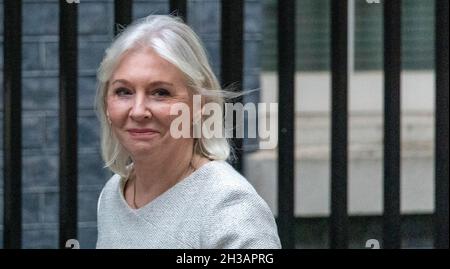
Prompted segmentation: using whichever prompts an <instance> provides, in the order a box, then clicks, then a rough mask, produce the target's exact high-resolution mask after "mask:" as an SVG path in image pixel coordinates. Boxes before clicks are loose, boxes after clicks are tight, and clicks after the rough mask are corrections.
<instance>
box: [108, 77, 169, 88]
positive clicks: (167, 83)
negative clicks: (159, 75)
mask: <svg viewBox="0 0 450 269" xmlns="http://www.w3.org/2000/svg"><path fill="white" fill-rule="evenodd" d="M115 83H123V84H127V85H129V84H131V83H130V82H129V81H128V80H126V79H116V80H114V81H113V82H112V83H111V85H113V84H115ZM158 85H168V86H173V83H170V82H167V81H160V80H158V81H152V82H150V83H149V84H148V85H147V86H148V87H153V86H158Z"/></svg>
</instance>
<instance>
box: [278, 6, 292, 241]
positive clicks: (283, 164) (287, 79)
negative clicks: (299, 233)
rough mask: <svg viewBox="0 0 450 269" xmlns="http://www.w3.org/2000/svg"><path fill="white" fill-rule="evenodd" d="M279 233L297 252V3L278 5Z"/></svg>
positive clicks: (282, 239)
mask: <svg viewBox="0 0 450 269" xmlns="http://www.w3.org/2000/svg"><path fill="white" fill-rule="evenodd" d="M278 87H279V92H280V94H279V100H278V102H279V104H278V128H279V129H278V137H279V144H278V231H279V235H280V240H281V243H282V245H283V248H294V247H295V238H294V190H295V188H294V176H295V169H294V168H295V161H294V158H295V154H294V149H295V141H294V137H295V136H294V130H295V128H294V120H295V104H294V100H295V98H294V97H295V0H288V1H278Z"/></svg>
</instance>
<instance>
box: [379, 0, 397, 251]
mask: <svg viewBox="0 0 450 269" xmlns="http://www.w3.org/2000/svg"><path fill="white" fill-rule="evenodd" d="M400 8H401V0H391V1H385V2H384V210H383V248H400V246H401V237H400V230H401V223H400V72H401V42H400V41H401V39H400V38H401V9H400Z"/></svg>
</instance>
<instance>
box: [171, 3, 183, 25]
mask: <svg viewBox="0 0 450 269" xmlns="http://www.w3.org/2000/svg"><path fill="white" fill-rule="evenodd" d="M169 9H170V14H174V15H176V16H178V17H181V18H183V20H184V21H185V22H187V2H186V0H169Z"/></svg>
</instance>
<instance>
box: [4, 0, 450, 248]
mask: <svg viewBox="0 0 450 269" xmlns="http://www.w3.org/2000/svg"><path fill="white" fill-rule="evenodd" d="M3 3H4V6H3V7H4V13H3V14H4V63H3V67H4V68H3V72H4V85H3V86H4V100H3V102H4V123H3V124H4V134H3V136H4V182H5V183H4V201H5V202H4V216H3V217H4V229H3V231H4V247H5V248H21V240H22V221H21V213H22V212H21V209H22V204H21V199H22V196H21V180H22V174H21V171H22V161H21V158H22V156H21V145H22V141H21V137H22V133H21V132H22V129H21V128H22V126H21V117H22V115H21V113H22V109H21V107H22V106H21V79H22V74H21V71H22V70H21V62H22V55H21V47H22V41H21V32H22V31H21V29H22V15H21V10H22V2H21V1H20V0H4V1H3ZM221 3H222V28H221V31H222V42H221V54H222V55H221V56H222V64H221V78H222V84H223V85H229V84H231V83H238V84H239V85H241V86H242V81H243V59H244V57H243V54H244V51H243V22H244V15H243V14H244V3H243V1H240V0H226V1H225V0H224V1H221ZM132 4H133V1H128V0H115V1H114V10H115V12H114V33H115V34H117V33H118V30H119V28H118V27H117V25H121V26H126V25H128V24H129V23H130V22H131V19H132ZM347 4H348V3H347V0H332V5H331V14H330V15H331V30H332V31H331V55H332V56H331V74H332V85H331V93H332V105H331V110H332V119H331V206H330V208H331V218H330V234H329V236H330V247H331V248H348V238H349V230H348V209H347V196H348V194H347V179H348V171H347V170H348V169H347V167H348V141H347V139H348V138H347V137H348V123H347V121H348V102H347V99H348V85H347V84H348V77H347V76H348V74H347V73H348V72H347V71H348V70H347V64H348V63H347V59H348V57H347V40H348V38H347V35H348V29H347V17H348V14H347V13H348V9H347ZM169 5H170V8H169V9H170V10H169V13H172V14H177V15H179V16H182V17H183V18H184V19H185V20H186V18H187V2H186V1H179V0H170V3H169ZM383 5H384V76H385V84H384V93H385V100H384V105H385V109H384V120H385V125H384V130H385V131H384V199H383V200H384V214H383V220H384V225H383V246H382V247H384V248H400V247H401V236H400V235H401V221H400V216H401V215H400V184H399V182H400V165H401V164H400V152H401V149H400V145H401V144H400V119H401V115H400V72H401V42H400V37H401V9H400V7H401V0H390V1H383ZM59 7H60V11H59V12H60V13H59V14H60V33H59V36H60V50H59V61H60V70H59V75H60V89H59V93H60V95H59V97H60V98H59V100H60V115H59V116H60V136H59V138H60V153H59V154H60V161H59V166H60V174H59V178H60V180H59V184H60V205H59V207H60V211H59V212H60V219H59V224H60V226H59V247H61V248H64V247H65V242H66V240H68V239H71V238H76V236H77V207H78V206H77V162H78V160H77V75H78V72H77V58H78V52H77V21H78V19H77V16H78V15H77V5H76V4H73V3H72V4H69V3H68V2H65V1H60V4H59ZM297 8H300V7H297ZM295 10H296V1H295V0H283V1H278V77H279V79H278V81H279V85H278V86H279V92H280V94H279V130H278V135H279V147H278V155H279V157H278V218H277V221H278V227H279V234H280V238H281V241H282V245H283V247H284V248H295V243H296V242H295V237H294V220H295V218H294V217H295V216H294V198H295V196H294V190H295V188H294V179H295V173H294V172H295V154H294V153H295V152H294V150H295V143H294V142H295V141H294V137H295V127H294V126H295V125H294V120H295V109H294V108H295V102H294V100H295V79H294V78H295V25H296V23H295V19H296V13H295ZM448 12H449V10H448V0H436V1H435V13H436V23H435V32H436V40H435V45H436V57H435V69H436V122H435V127H436V132H435V133H436V136H435V141H434V142H435V183H436V186H435V187H436V188H435V189H436V191H435V193H436V195H435V215H434V217H435V218H434V221H435V228H434V244H435V245H434V246H435V248H448V247H449V245H448V238H449V234H448V224H449V223H448V214H449V207H448V199H449V197H448V187H449V185H448V179H449V174H448V163H449V159H448V121H449V117H448V113H449V111H448V91H449V88H448V87H449V84H448V74H449V68H448V59H449V54H448V33H449V29H448ZM235 144H236V146H237V147H238V151H237V157H238V158H237V159H238V162H236V165H235V167H236V168H237V169H238V170H240V171H242V167H243V164H242V139H238V140H235Z"/></svg>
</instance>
